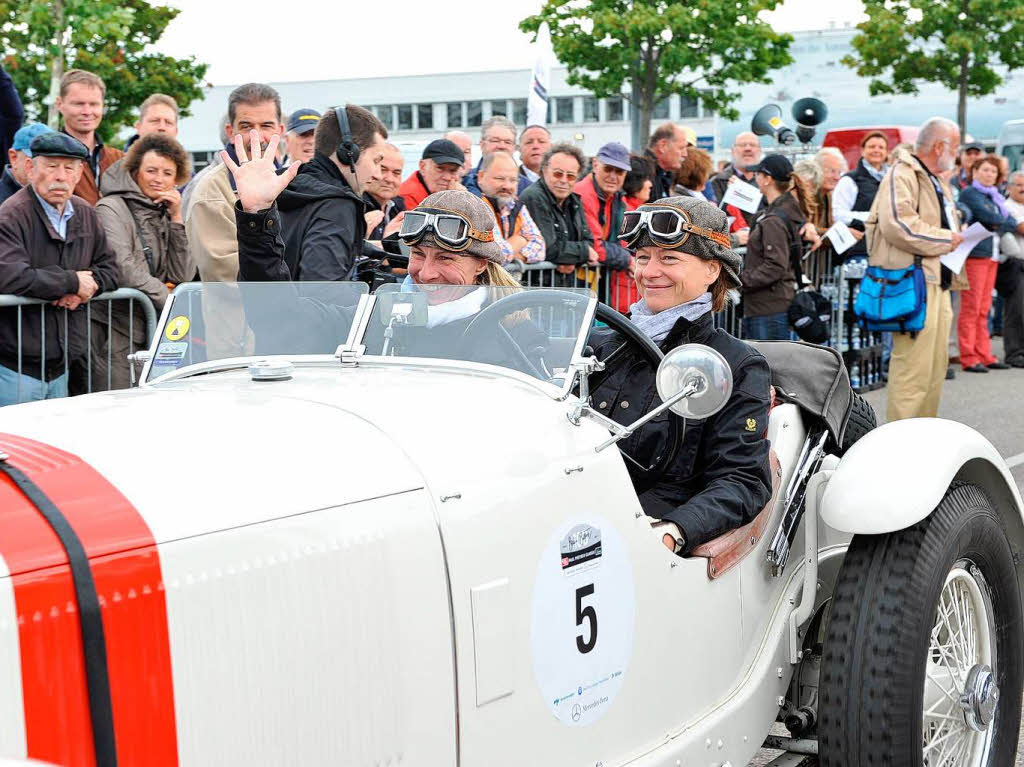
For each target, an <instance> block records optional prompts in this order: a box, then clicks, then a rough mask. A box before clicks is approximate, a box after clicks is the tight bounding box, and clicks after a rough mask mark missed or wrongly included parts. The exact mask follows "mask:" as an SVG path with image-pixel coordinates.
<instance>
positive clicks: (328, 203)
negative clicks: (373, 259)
mask: <svg viewBox="0 0 1024 767" xmlns="http://www.w3.org/2000/svg"><path fill="white" fill-rule="evenodd" d="M387 136H388V131H387V128H385V127H384V125H383V123H381V121H380V120H378V119H377V118H376V117H375V116H374V115H373V114H372V113H371V112H369V111H367V110H365V109H363V108H362V107H359V106H355V105H354V104H349V105H347V106H345V107H336V108H335V109H329V110H327V112H326V113H325V114H324V116H323V117H321V118H320V121H319V122H318V123H317V126H316V133H315V134H314V139H313V142H314V153H313V158H312V159H311V160H310V161H309V162H307V163H303V164H302V165H301V166H300V167H299V168H298V169H297V170H298V173H297V174H296V172H295V171H294V170H292V169H291V168H289V169H288V170H287V171H285V172H286V173H290V174H291V175H292V176H293V178H292V180H291V181H290V182H289V184H288V186H287V188H286V189H285V190H284V191H283V192H282V193H281V195H280V196H279V197H278V198H277V208H278V210H279V211H280V214H281V219H280V227H281V229H282V231H281V232H280V235H281V236H283V238H284V248H285V252H284V259H285V263H286V264H287V266H288V271H289V272H290V274H291V279H293V280H325V281H334V280H348V279H352V278H353V274H354V265H355V261H356V258H357V257H358V256H359V255H360V254H361V252H362V247H363V239H364V238H365V236H366V220H365V218H364V213H365V208H364V205H365V203H364V202H363V199H362V195H363V192H364V191H365V189H366V185H367V184H368V183H369V182H370V181H380V179H381V169H380V164H381V160H382V159H383V158H384V150H385V146H386V145H385V139H386V138H387ZM240 138H241V137H239V138H238V140H240ZM222 154H224V153H222ZM240 156H241V155H240ZM269 214H270V210H269V209H268V210H265V211H260V212H258V213H253V214H244V216H241V217H238V224H239V226H246V227H248V228H249V229H251V230H255V229H256V228H257V227H258V228H260V230H262V231H265V232H266V233H267V234H269V235H272V236H276V235H277V234H278V233H275V232H273V231H272V230H273V229H274V227H275V226H276V225H277V224H276V222H275V217H273V216H270V215H269ZM236 217H237V211H236ZM243 221H244V224H243Z"/></svg>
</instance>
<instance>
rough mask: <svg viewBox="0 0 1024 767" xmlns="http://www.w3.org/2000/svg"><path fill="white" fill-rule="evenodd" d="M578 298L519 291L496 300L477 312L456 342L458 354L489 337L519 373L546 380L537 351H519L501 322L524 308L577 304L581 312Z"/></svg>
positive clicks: (561, 293) (551, 292) (554, 292)
mask: <svg viewBox="0 0 1024 767" xmlns="http://www.w3.org/2000/svg"><path fill="white" fill-rule="evenodd" d="M581 298H582V296H581V295H579V294H574V293H566V292H565V291H561V290H520V291H516V292H515V293H511V294H509V295H507V296H504V297H503V298H499V299H498V300H497V301H495V302H494V303H492V304H490V305H488V306H485V307H484V308H483V309H481V310H480V311H479V312H478V313H477V315H476V317H474V318H473V320H472V322H470V323H469V325H468V326H467V327H466V329H465V331H463V333H462V340H461V341H460V347H461V351H463V352H464V351H466V350H467V349H470V348H473V347H474V346H476V347H477V348H479V343H480V341H481V336H484V335H485V334H489V338H497V339H498V343H499V344H500V345H501V347H502V348H503V350H504V351H506V352H507V353H509V354H510V355H511V356H512V359H513V360H514V362H515V364H516V366H517V367H518V368H519V369H520V370H521V371H522V372H524V373H527V374H529V375H531V376H533V377H534V378H539V379H540V380H542V381H547V380H548V379H549V378H550V377H551V376H550V375H549V374H547V373H545V372H544V371H543V370H542V367H543V363H542V361H541V360H540V359H539V356H538V355H537V350H536V349H523V347H522V346H521V345H520V343H519V341H517V340H516V338H515V337H514V336H513V335H512V334H511V333H509V332H508V329H507V328H506V327H505V326H504V325H503V324H502V322H501V321H502V320H503V319H505V318H506V317H508V316H509V315H510V314H514V313H515V312H519V311H524V310H526V309H545V308H550V309H552V310H556V311H557V310H563V311H564V310H565V308H566V306H572V305H578V306H580V311H581V312H582V310H583V306H584V305H585V303H584V302H583V301H582V300H581ZM541 351H543V350H541ZM531 355H533V356H534V357H535V358H536V361H535V360H534V359H531ZM538 364H539V365H540V367H538Z"/></svg>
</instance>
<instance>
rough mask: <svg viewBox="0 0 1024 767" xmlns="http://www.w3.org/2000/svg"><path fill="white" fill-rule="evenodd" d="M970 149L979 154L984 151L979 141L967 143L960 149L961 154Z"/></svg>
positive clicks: (983, 146)
mask: <svg viewBox="0 0 1024 767" xmlns="http://www.w3.org/2000/svg"><path fill="white" fill-rule="evenodd" d="M972 149H976V150H978V151H979V152H984V151H985V145H984V144H982V143H981V142H980V141H968V142H967V143H966V144H964V145H963V146H961V147H960V151H961V152H969V151H970V150H972Z"/></svg>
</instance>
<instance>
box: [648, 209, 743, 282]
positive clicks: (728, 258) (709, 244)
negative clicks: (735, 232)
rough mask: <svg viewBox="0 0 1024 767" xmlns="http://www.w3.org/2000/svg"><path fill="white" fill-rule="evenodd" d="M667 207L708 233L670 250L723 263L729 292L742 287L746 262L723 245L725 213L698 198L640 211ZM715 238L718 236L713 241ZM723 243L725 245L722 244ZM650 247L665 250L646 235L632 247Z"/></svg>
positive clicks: (726, 230) (692, 236)
mask: <svg viewBox="0 0 1024 767" xmlns="http://www.w3.org/2000/svg"><path fill="white" fill-rule="evenodd" d="M666 207H670V208H676V209H677V210H679V211H682V212H683V213H685V214H686V215H687V216H689V219H690V224H692V225H693V226H694V227H696V228H699V229H705V230H707V231H708V236H701V235H699V234H690V236H688V237H687V238H686V240H685V241H684V242H683V243H681V244H680V245H679V247H676V248H672V249H671V250H676V251H679V252H680V253H689V254H690V255H691V256H697V257H698V258H703V259H704V260H705V261H712V260H717V261H720V262H721V263H722V274H724V275H725V276H726V280H727V282H728V283H729V287H730V288H738V287H739V286H740V269H741V268H742V267H743V259H742V258H741V257H740V255H739V254H738V253H736V251H734V250H733V249H732V248H729V247H726V246H725V245H723V244H722V242H728V241H729V218H728V216H726V215H725V211H723V210H720V209H719V208H718V206H717V205H713V204H712V203H710V202H705V201H704V200H701V199H698V198H697V197H665V198H663V199H661V200H658V201H657V202H656V203H645V204H643V205H641V206H640V207H639V208H637V210H639V211H646V210H653V211H656V210H659V209H661V210H664V209H665V208H666ZM712 234H714V235H716V236H714V237H712V236H711V235H712ZM719 240H721V241H722V242H719ZM648 246H654V247H656V248H664V246H663V245H659V244H658V243H657V242H654V240H652V239H651V237H650V235H649V234H648V233H647V232H646V231H644V232H643V233H642V234H641V235H640V237H639V239H638V240H637V241H636V242H634V243H633V244H632V247H634V248H636V249H637V250H639V249H640V248H645V247H648Z"/></svg>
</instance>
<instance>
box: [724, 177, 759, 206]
mask: <svg viewBox="0 0 1024 767" xmlns="http://www.w3.org/2000/svg"><path fill="white" fill-rule="evenodd" d="M762 197H764V195H763V194H761V192H760V190H758V189H755V188H754V187H752V186H751V185H750V184H747V183H744V182H741V181H738V182H736V183H735V184H729V187H728V189H726V190H725V195H724V196H723V197H722V203H723V204H725V205H735V206H736V207H737V208H739V209H740V210H742V211H746V212H747V213H757V208H758V206H759V205H760V204H761V198H762Z"/></svg>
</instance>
